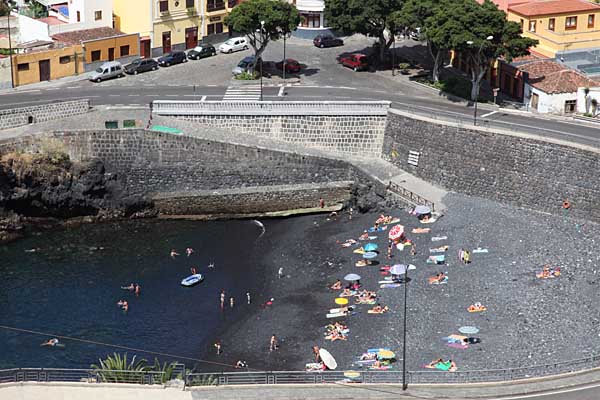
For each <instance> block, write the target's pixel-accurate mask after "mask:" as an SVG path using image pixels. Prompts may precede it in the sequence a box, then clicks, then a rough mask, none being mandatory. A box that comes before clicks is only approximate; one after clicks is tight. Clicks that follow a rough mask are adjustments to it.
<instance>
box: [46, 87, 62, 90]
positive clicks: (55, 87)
mask: <svg viewBox="0 0 600 400" xmlns="http://www.w3.org/2000/svg"><path fill="white" fill-rule="evenodd" d="M44 90H60V88H57V87H55V88H48V89H44Z"/></svg>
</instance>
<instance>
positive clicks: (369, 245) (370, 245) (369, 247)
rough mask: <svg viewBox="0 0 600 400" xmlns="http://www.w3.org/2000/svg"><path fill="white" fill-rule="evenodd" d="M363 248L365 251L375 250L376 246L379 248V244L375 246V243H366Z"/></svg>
mask: <svg viewBox="0 0 600 400" xmlns="http://www.w3.org/2000/svg"><path fill="white" fill-rule="evenodd" d="M363 248H364V249H365V251H375V250H377V248H379V246H377V245H376V244H375V243H367V244H365V247H363Z"/></svg>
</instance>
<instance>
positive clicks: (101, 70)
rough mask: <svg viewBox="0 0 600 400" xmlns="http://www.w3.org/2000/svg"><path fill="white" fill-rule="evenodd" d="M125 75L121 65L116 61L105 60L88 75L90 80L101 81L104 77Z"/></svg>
mask: <svg viewBox="0 0 600 400" xmlns="http://www.w3.org/2000/svg"><path fill="white" fill-rule="evenodd" d="M123 76H125V71H124V70H123V66H122V65H121V63H120V62H118V61H109V62H105V63H104V64H102V65H101V66H99V67H98V68H96V70H95V71H94V72H92V74H91V75H90V81H92V82H101V81H103V80H105V79H110V78H120V77H123Z"/></svg>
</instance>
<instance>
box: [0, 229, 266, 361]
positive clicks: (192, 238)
mask: <svg viewBox="0 0 600 400" xmlns="http://www.w3.org/2000/svg"><path fill="white" fill-rule="evenodd" d="M270 223H271V224H277V223H278V221H271V222H270ZM260 233H261V229H260V228H259V227H258V226H256V225H255V224H253V223H252V221H248V220H246V221H216V222H193V221H161V220H148V221H144V220H138V221H125V222H111V223H101V224H94V225H81V226H77V227H71V228H61V229H57V230H52V231H46V232H43V233H41V234H37V235H34V236H30V237H28V238H25V239H22V240H19V241H17V242H14V243H11V244H8V245H4V246H0V276H1V279H0V325H2V326H9V327H15V328H19V329H25V330H32V331H40V332H45V333H48V334H49V336H42V335H37V334H32V333H25V332H15V331H11V330H7V329H5V328H0V368H14V367H46V368H49V367H57V368H88V367H89V366H90V364H91V363H97V361H98V358H100V357H104V356H106V355H107V354H111V353H112V352H114V351H116V352H119V353H124V352H125V351H126V350H121V349H114V348H110V347H107V346H104V345H101V344H90V343H82V342H78V341H73V340H68V339H65V340H61V341H62V343H64V344H65V345H66V347H65V348H64V349H58V348H51V347H41V346H40V344H41V343H42V342H44V341H45V340H47V339H49V338H50V337H52V336H53V335H63V336H69V337H74V338H78V339H86V340H90V341H94V342H100V343H108V344H113V345H122V346H128V347H133V348H138V349H144V350H148V351H154V352H161V353H169V354H173V355H175V356H177V357H173V358H172V357H159V358H162V359H163V360H172V359H174V358H175V359H178V360H179V361H186V364H188V365H191V364H194V362H193V361H191V360H185V359H184V358H185V357H189V358H193V359H196V358H198V359H201V358H202V357H203V355H204V354H206V352H207V351H214V349H212V344H213V343H214V341H215V340H216V338H217V335H218V332H219V331H221V330H223V329H225V328H226V327H227V326H228V324H231V323H234V321H235V320H236V318H237V317H238V316H239V315H240V314H243V313H244V308H245V307H249V306H247V304H246V292H247V291H250V293H251V296H253V297H256V298H257V299H258V297H259V293H258V291H259V289H258V288H259V287H260V286H261V273H260V268H259V265H260V250H259V248H258V245H257V243H258V242H257V238H258V236H259V235H260ZM188 246H189V247H192V248H193V249H194V250H195V253H194V254H193V255H192V256H191V257H186V255H185V248H186V247H188ZM172 248H175V249H176V250H177V251H178V252H179V253H180V254H181V255H180V256H179V257H177V258H176V259H174V260H173V259H172V258H171V257H170V255H169V253H170V250H171V249H172ZM211 262H213V263H214V264H215V268H214V269H208V268H207V265H208V264H209V263H211ZM191 266H195V267H196V268H197V269H198V272H200V273H202V274H204V275H205V280H204V282H203V283H200V284H198V285H196V286H194V287H191V288H186V287H183V286H181V284H180V282H181V280H182V279H183V278H185V277H186V276H188V275H190V267H191ZM131 282H137V283H139V284H140V285H141V287H142V293H141V296H139V297H136V296H135V295H134V294H133V293H131V292H129V291H126V290H122V289H121V286H126V285H128V284H129V283H131ZM223 289H224V290H225V291H226V296H227V300H229V297H230V296H233V297H234V299H235V306H234V308H233V309H231V308H230V307H229V305H226V307H225V309H223V310H221V308H220V305H219V297H220V292H221V290H223ZM120 299H124V300H128V302H129V305H130V308H129V311H128V312H127V313H124V312H123V311H121V310H120V309H119V307H118V306H117V305H116V303H117V301H119V300H120ZM128 353H129V354H130V355H131V354H133V353H136V354H138V357H143V358H147V359H148V360H153V359H154V355H152V354H148V353H143V352H133V351H128Z"/></svg>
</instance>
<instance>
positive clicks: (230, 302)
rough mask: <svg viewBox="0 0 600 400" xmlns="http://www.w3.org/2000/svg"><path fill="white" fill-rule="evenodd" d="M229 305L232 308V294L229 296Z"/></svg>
mask: <svg viewBox="0 0 600 400" xmlns="http://www.w3.org/2000/svg"><path fill="white" fill-rule="evenodd" d="M229 307H231V308H233V296H232V297H230V298H229Z"/></svg>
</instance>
